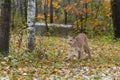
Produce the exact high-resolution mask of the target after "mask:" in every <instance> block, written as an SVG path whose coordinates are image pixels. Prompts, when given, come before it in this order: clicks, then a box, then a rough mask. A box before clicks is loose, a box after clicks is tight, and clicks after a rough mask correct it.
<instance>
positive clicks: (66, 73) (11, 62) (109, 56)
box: [0, 35, 120, 80]
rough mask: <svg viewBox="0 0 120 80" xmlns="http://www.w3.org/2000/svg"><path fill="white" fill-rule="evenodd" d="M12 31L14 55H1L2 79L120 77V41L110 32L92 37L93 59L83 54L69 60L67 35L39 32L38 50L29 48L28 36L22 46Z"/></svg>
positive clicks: (95, 79)
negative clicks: (27, 44) (110, 35)
mask: <svg viewBox="0 0 120 80" xmlns="http://www.w3.org/2000/svg"><path fill="white" fill-rule="evenodd" d="M18 39H19V37H18V36H15V35H12V36H11V40H10V55H9V56H8V57H5V58H4V57H2V56H1V58H0V80H3V79H4V80H120V41H115V40H113V39H112V38H109V37H108V36H99V37H95V38H91V39H89V46H90V49H91V54H92V59H88V58H87V55H86V54H83V59H82V61H81V62H80V61H78V60H77V55H76V56H74V57H73V58H71V60H69V61H68V62H65V59H66V58H67V55H68V53H69V45H68V44H67V38H66V37H60V36H39V37H38V36H37V38H36V40H37V41H36V50H35V51H33V52H27V51H25V42H26V39H23V42H22V45H21V47H20V48H19V47H18V44H19V43H18Z"/></svg>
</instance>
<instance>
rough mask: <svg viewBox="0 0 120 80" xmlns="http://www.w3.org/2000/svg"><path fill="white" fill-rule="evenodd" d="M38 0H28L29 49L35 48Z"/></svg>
mask: <svg viewBox="0 0 120 80" xmlns="http://www.w3.org/2000/svg"><path fill="white" fill-rule="evenodd" d="M35 17H36V0H28V6H27V25H28V35H27V50H30V51H33V50H34V49H35V41H36V37H35V22H36V19H35Z"/></svg>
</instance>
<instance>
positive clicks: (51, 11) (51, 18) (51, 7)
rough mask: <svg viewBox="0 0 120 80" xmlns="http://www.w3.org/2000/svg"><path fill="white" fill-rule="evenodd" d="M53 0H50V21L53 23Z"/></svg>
mask: <svg viewBox="0 0 120 80" xmlns="http://www.w3.org/2000/svg"><path fill="white" fill-rule="evenodd" d="M52 2H53V0H50V23H53V4H52Z"/></svg>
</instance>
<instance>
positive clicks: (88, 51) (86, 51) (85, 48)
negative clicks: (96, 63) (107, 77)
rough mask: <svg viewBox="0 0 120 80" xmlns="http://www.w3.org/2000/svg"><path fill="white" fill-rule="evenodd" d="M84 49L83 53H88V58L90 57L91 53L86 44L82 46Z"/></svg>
mask: <svg viewBox="0 0 120 80" xmlns="http://www.w3.org/2000/svg"><path fill="white" fill-rule="evenodd" d="M84 50H85V53H87V54H88V57H89V59H91V53H90V49H89V47H88V45H86V46H84Z"/></svg>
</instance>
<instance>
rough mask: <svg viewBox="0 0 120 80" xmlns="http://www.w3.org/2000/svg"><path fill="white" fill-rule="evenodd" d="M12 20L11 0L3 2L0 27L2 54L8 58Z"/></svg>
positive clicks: (0, 49) (0, 50)
mask: <svg viewBox="0 0 120 80" xmlns="http://www.w3.org/2000/svg"><path fill="white" fill-rule="evenodd" d="M10 19H11V0H3V4H2V8H1V25H0V52H2V53H3V54H4V56H7V55H8V53H9V32H10Z"/></svg>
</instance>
